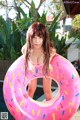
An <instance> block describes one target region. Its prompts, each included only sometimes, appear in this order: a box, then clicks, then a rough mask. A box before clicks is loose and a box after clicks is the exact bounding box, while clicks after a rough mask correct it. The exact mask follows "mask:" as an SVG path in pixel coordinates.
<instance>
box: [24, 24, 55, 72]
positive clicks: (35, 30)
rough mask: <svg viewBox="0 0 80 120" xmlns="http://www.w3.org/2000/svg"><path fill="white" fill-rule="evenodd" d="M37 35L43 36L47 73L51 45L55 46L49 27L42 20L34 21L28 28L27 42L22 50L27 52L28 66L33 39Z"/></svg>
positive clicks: (45, 70)
mask: <svg viewBox="0 0 80 120" xmlns="http://www.w3.org/2000/svg"><path fill="white" fill-rule="evenodd" d="M35 35H37V36H39V37H40V36H41V37H43V45H42V47H43V52H44V65H43V72H44V73H47V72H48V70H49V60H50V47H53V46H52V44H51V42H50V38H49V32H48V29H47V28H46V27H45V25H43V24H42V23H40V22H34V23H33V24H32V25H31V26H30V27H29V29H28V31H27V34H26V44H25V46H23V49H22V52H23V53H25V58H26V65H27V66H28V59H29V57H30V53H31V48H32V39H33V38H34V37H35Z"/></svg>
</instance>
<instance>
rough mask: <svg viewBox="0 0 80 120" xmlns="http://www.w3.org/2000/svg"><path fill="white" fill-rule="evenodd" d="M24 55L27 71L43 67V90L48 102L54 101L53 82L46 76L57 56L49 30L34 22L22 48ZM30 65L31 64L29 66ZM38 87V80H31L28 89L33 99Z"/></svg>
mask: <svg viewBox="0 0 80 120" xmlns="http://www.w3.org/2000/svg"><path fill="white" fill-rule="evenodd" d="M22 53H23V54H24V55H25V61H26V71H27V69H30V66H31V71H33V70H34V66H35V65H38V66H39V65H42V66H43V73H44V74H45V77H44V78H43V90H44V94H45V98H46V100H47V101H48V100H50V99H52V91H51V82H52V80H51V79H50V78H47V77H46V74H47V73H48V72H49V71H50V64H49V62H50V59H51V57H53V56H54V55H55V54H56V51H55V49H53V46H52V44H51V43H50V39H49V32H48V30H47V28H46V27H45V26H44V25H43V24H42V23H40V22H34V23H33V24H32V25H31V26H30V27H29V29H28V31H27V34H26V44H25V45H24V46H23V48H22ZM29 63H30V64H29ZM36 86H37V79H35V80H31V81H30V83H29V87H28V95H29V96H30V97H31V98H33V96H34V93H35V90H36Z"/></svg>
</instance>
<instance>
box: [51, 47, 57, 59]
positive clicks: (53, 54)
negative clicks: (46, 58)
mask: <svg viewBox="0 0 80 120" xmlns="http://www.w3.org/2000/svg"><path fill="white" fill-rule="evenodd" d="M55 55H56V49H55V48H50V61H51V59H52V58H53V57H54V56H55Z"/></svg>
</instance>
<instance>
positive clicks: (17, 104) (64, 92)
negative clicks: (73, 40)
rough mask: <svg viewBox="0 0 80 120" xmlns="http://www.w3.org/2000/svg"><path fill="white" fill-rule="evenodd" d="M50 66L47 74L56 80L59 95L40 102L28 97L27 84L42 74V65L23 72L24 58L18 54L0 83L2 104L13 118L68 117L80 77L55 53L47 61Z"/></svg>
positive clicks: (75, 104)
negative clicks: (1, 83) (0, 83)
mask: <svg viewBox="0 0 80 120" xmlns="http://www.w3.org/2000/svg"><path fill="white" fill-rule="evenodd" d="M50 65H51V67H52V70H51V71H50V72H49V73H47V77H50V78H52V79H53V80H54V81H55V82H57V84H58V87H59V93H58V97H57V98H56V99H55V100H53V99H52V100H50V101H47V102H39V101H35V100H33V99H31V98H30V97H29V96H28V94H27V90H26V86H27V85H28V83H29V82H30V80H33V79H35V78H43V77H44V74H43V72H42V66H41V65H39V66H38V65H35V66H34V69H35V70H34V72H33V73H32V72H31V71H27V73H25V61H24V57H23V55H22V56H20V57H19V58H18V59H17V60H16V61H15V62H14V63H13V64H12V65H11V66H10V68H9V69H8V71H7V73H6V75H5V79H4V85H3V95H4V100H5V104H6V106H7V108H8V110H9V111H10V113H11V114H12V116H13V117H14V119H15V120H70V118H71V117H72V116H73V115H74V114H75V113H76V111H77V109H78V107H79V103H80V77H79V75H78V73H77V71H76V69H75V68H74V66H73V65H72V64H71V63H70V62H69V61H68V60H67V59H65V58H64V57H62V56H61V55H59V54H56V55H55V56H54V57H52V59H51V61H50Z"/></svg>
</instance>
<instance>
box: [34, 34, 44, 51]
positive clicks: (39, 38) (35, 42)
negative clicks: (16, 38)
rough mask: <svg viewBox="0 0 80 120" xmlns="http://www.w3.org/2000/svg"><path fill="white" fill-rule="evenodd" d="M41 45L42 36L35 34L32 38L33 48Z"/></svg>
mask: <svg viewBox="0 0 80 120" xmlns="http://www.w3.org/2000/svg"><path fill="white" fill-rule="evenodd" d="M42 45H43V37H40V36H35V37H34V38H33V48H36V49H38V48H41V47H42Z"/></svg>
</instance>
